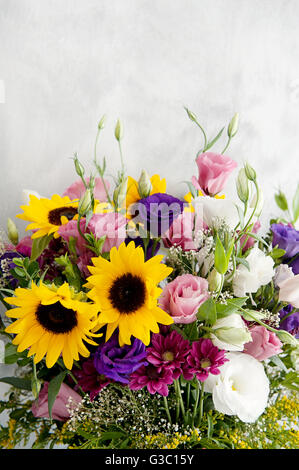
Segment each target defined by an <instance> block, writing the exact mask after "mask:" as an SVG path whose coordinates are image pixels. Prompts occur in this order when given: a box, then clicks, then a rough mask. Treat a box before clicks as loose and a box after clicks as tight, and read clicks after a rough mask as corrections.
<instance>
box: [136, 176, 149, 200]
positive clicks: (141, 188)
mask: <svg viewBox="0 0 299 470" xmlns="http://www.w3.org/2000/svg"><path fill="white" fill-rule="evenodd" d="M151 190H152V183H151V180H150V177H149V175H148V173H147V172H146V171H145V170H142V172H141V175H140V178H139V181H138V192H139V196H140V197H141V199H143V198H144V197H147V196H149V195H150V192H151Z"/></svg>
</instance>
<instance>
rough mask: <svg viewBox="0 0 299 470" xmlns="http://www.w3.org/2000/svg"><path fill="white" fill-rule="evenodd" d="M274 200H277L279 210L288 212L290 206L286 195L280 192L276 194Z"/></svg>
mask: <svg viewBox="0 0 299 470" xmlns="http://www.w3.org/2000/svg"><path fill="white" fill-rule="evenodd" d="M274 198H275V201H276V204H277V205H278V207H279V209H281V210H283V211H287V210H288V208H289V206H288V201H287V198H286V197H285V195H284V194H283V193H282V192H281V191H279V193H278V194H275V196H274Z"/></svg>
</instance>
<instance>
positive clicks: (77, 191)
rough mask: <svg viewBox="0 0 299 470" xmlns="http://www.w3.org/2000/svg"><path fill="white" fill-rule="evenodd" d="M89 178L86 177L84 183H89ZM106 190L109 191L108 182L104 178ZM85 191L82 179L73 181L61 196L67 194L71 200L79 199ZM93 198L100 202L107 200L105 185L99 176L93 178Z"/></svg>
mask: <svg viewBox="0 0 299 470" xmlns="http://www.w3.org/2000/svg"><path fill="white" fill-rule="evenodd" d="M89 180H90V178H86V180H85V181H86V183H87V184H88V183H89ZM105 184H106V188H107V191H109V188H110V183H109V181H107V180H105ZM84 192H85V186H84V184H83V182H82V180H81V179H80V180H78V181H75V182H74V183H73V184H71V186H69V187H68V188H67V189H66V190H65V191H64V193H63V196H68V197H69V198H70V199H71V200H74V199H80V197H81V196H82V194H84ZM94 198H95V199H97V200H98V201H100V202H105V201H106V200H107V195H106V191H105V187H104V184H103V181H102V179H101V178H96V179H95V187H94Z"/></svg>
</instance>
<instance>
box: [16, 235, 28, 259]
mask: <svg viewBox="0 0 299 470" xmlns="http://www.w3.org/2000/svg"><path fill="white" fill-rule="evenodd" d="M15 250H16V251H17V252H18V253H20V254H21V255H23V256H25V257H28V258H30V256H31V250H32V238H31V237H29V236H27V237H24V238H22V239H21V240H20V241H19V243H18V244H17V245H16V247H15Z"/></svg>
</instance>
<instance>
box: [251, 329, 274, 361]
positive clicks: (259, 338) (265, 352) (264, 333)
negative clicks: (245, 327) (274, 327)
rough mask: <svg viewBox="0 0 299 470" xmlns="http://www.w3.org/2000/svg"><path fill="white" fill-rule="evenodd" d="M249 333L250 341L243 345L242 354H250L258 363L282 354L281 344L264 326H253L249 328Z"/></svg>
mask: <svg viewBox="0 0 299 470" xmlns="http://www.w3.org/2000/svg"><path fill="white" fill-rule="evenodd" d="M249 333H250V334H251V338H252V341H250V342H249V343H246V344H245V345H244V350H243V352H244V353H246V354H250V356H253V357H254V358H255V359H257V360H258V361H264V360H265V359H268V358H269V357H271V356H275V355H276V354H279V353H281V352H282V349H281V347H282V342H281V341H280V340H279V339H278V337H277V336H276V334H275V333H273V332H272V331H269V330H267V328H265V327H264V326H261V325H256V326H253V327H252V328H249Z"/></svg>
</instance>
